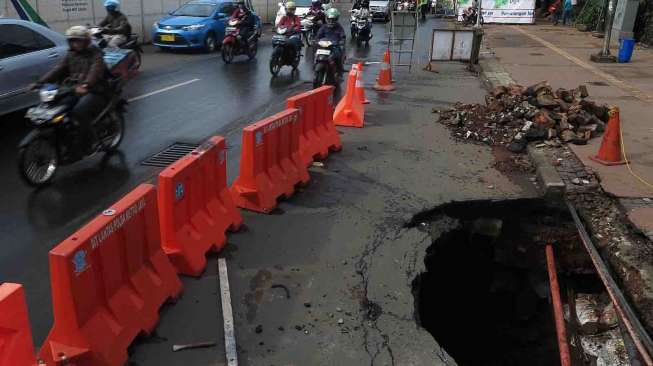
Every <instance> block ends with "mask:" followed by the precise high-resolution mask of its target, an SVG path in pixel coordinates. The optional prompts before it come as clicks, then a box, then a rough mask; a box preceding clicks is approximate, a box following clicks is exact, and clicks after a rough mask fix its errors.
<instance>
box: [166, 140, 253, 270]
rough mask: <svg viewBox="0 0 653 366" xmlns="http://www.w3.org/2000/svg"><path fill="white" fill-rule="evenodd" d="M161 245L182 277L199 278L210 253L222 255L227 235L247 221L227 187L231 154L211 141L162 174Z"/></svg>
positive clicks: (219, 144) (216, 142) (215, 141)
mask: <svg viewBox="0 0 653 366" xmlns="http://www.w3.org/2000/svg"><path fill="white" fill-rule="evenodd" d="M158 202H159V215H160V218H161V244H162V246H163V250H164V251H165V253H166V254H167V255H168V258H170V261H171V262H172V263H173V264H174V265H175V267H177V270H178V271H179V273H183V274H185V275H190V276H199V275H200V274H202V272H203V271H204V268H205V267H206V257H205V255H206V253H207V252H208V251H210V250H213V251H220V250H221V249H222V247H223V246H224V244H225V242H226V241H227V238H226V236H225V232H226V231H227V230H237V229H238V228H239V227H240V225H241V224H242V222H243V219H242V217H241V215H240V211H239V210H238V208H237V207H236V205H235V203H234V202H233V199H232V198H231V195H230V194H229V189H228V187H227V150H226V146H225V140H224V138H223V137H217V136H216V137H212V138H211V139H209V140H208V141H207V142H205V143H204V144H203V145H202V146H200V147H199V148H198V149H196V150H195V151H193V152H192V153H190V154H188V155H186V156H185V157H183V158H181V159H180V160H178V161H177V162H175V163H174V164H172V165H170V166H169V167H167V168H166V169H165V170H163V171H162V172H161V173H160V174H159V190H158Z"/></svg>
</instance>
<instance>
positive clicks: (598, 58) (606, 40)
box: [590, 0, 617, 63]
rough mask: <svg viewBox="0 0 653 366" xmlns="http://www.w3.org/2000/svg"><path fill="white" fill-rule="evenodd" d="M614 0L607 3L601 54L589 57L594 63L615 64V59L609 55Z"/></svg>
mask: <svg viewBox="0 0 653 366" xmlns="http://www.w3.org/2000/svg"><path fill="white" fill-rule="evenodd" d="M614 8H615V0H609V1H608V12H607V14H606V15H605V32H604V37H603V49H601V52H600V53H598V54H596V55H592V56H590V60H592V61H594V62H603V63H607V62H617V58H616V57H614V56H612V55H611V54H610V38H611V36H612V22H613V20H614V10H615V9H614Z"/></svg>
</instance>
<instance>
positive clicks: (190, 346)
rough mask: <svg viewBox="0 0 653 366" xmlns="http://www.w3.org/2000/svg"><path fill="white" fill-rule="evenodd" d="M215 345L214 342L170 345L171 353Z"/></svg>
mask: <svg viewBox="0 0 653 366" xmlns="http://www.w3.org/2000/svg"><path fill="white" fill-rule="evenodd" d="M215 345H216V343H215V342H197V343H189V344H173V345H172V352H179V351H183V350H185V349H195V348H207V347H214V346H215Z"/></svg>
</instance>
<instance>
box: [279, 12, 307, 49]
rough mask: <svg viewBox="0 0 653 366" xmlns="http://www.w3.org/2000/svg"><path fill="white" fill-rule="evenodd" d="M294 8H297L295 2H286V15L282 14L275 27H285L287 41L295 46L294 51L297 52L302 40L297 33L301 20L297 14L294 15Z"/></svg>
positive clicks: (300, 29)
mask: <svg viewBox="0 0 653 366" xmlns="http://www.w3.org/2000/svg"><path fill="white" fill-rule="evenodd" d="M295 10H297V6H296V5H295V3H294V2H292V1H288V2H287V3H286V15H284V16H283V17H282V18H281V20H280V21H279V24H278V25H277V28H286V29H287V31H286V32H287V33H286V34H287V35H290V37H289V38H288V42H290V44H292V45H293V46H294V47H295V52H297V54H299V52H300V51H301V47H302V40H301V38H300V37H298V36H297V35H300V34H301V31H302V21H301V19H299V17H298V16H297V15H295Z"/></svg>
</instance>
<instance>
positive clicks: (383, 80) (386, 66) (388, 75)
mask: <svg viewBox="0 0 653 366" xmlns="http://www.w3.org/2000/svg"><path fill="white" fill-rule="evenodd" d="M374 89H375V90H379V91H391V90H394V89H395V87H394V86H393V85H392V68H391V67H390V50H389V49H386V50H385V54H384V55H383V62H382V63H381V72H379V77H378V78H377V79H376V85H374Z"/></svg>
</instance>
